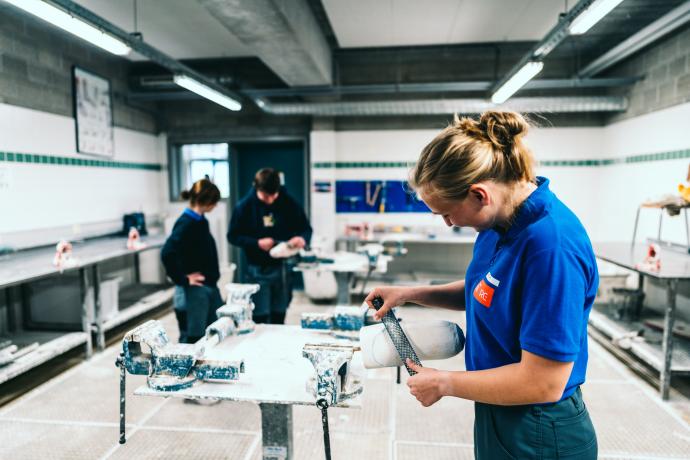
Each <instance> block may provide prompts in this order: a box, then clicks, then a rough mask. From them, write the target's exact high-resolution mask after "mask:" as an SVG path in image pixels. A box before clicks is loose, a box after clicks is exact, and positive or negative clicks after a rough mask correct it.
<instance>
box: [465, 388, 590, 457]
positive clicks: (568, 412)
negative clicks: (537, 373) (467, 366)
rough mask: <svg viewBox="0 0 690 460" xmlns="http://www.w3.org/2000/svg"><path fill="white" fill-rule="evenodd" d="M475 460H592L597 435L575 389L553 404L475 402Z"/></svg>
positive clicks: (578, 391) (578, 392) (580, 395)
mask: <svg viewBox="0 0 690 460" xmlns="http://www.w3.org/2000/svg"><path fill="white" fill-rule="evenodd" d="M474 413H475V418H474V456H475V458H476V459H478V460H511V459H538V460H542V459H543V460H546V459H567V460H590V459H591V460H596V458H597V452H598V447H597V435H596V433H595V431H594V426H593V425H592V420H591V419H590V418H589V413H588V412H587V408H586V407H585V404H584V402H583V400H582V392H581V391H580V388H579V387H578V389H577V390H575V393H573V394H572V395H571V396H570V397H569V398H567V399H564V400H563V401H560V402H557V403H555V404H545V405H528V406H496V405H492V404H483V403H475V406H474Z"/></svg>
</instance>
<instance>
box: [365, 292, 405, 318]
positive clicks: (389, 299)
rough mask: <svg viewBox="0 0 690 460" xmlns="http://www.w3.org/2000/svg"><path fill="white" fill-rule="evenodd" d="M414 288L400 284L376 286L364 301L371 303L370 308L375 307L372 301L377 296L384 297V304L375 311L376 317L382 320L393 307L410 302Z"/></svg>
mask: <svg viewBox="0 0 690 460" xmlns="http://www.w3.org/2000/svg"><path fill="white" fill-rule="evenodd" d="M411 293H412V288H411V287H400V286H381V287H377V288H374V289H373V290H372V291H371V292H370V293H369V295H368V296H367V298H366V299H364V301H365V302H366V303H367V304H368V305H369V307H370V308H374V305H373V304H372V301H373V300H374V299H375V298H376V297H381V299H383V306H382V307H381V309H379V310H378V311H377V312H376V313H374V318H376V319H377V320H379V321H380V320H381V318H383V316H384V315H385V314H386V312H388V310H390V309H391V308H393V307H397V306H399V305H402V304H404V303H405V302H408V301H410V300H412V299H411Z"/></svg>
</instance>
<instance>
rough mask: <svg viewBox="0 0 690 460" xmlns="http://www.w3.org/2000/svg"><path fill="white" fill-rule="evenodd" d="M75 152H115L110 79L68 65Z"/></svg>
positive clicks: (106, 154) (105, 153)
mask: <svg viewBox="0 0 690 460" xmlns="http://www.w3.org/2000/svg"><path fill="white" fill-rule="evenodd" d="M72 83H73V91H72V94H73V100H74V120H75V131H76V141H77V142H76V144H77V152H79V153H84V154H89V155H99V156H105V157H112V156H113V155H114V154H115V139H114V132H113V109H112V107H113V104H112V95H111V92H110V80H108V79H107V78H103V77H101V76H100V75H96V74H95V73H93V72H89V71H87V70H84V69H82V68H79V67H77V66H74V67H72Z"/></svg>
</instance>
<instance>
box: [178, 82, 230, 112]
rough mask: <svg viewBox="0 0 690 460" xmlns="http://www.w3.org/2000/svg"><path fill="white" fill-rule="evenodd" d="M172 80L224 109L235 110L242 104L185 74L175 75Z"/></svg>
mask: <svg viewBox="0 0 690 460" xmlns="http://www.w3.org/2000/svg"><path fill="white" fill-rule="evenodd" d="M173 80H174V81H175V83H176V84H178V85H180V86H181V87H183V88H186V89H188V90H189V91H191V92H193V93H196V94H198V95H199V96H201V97H205V98H206V99H208V100H210V101H213V102H215V103H216V104H218V105H222V106H223V107H225V108H226V109H230V110H235V111H237V110H240V109H241V108H242V104H240V103H239V102H237V101H236V100H235V99H233V98H231V97H229V96H226V95H225V94H223V93H221V92H220V91H216V90H215V89H213V88H211V87H209V86H206V85H204V84H203V83H201V82H199V81H198V80H195V79H194V78H192V77H188V76H187V75H175V76H174V77H173Z"/></svg>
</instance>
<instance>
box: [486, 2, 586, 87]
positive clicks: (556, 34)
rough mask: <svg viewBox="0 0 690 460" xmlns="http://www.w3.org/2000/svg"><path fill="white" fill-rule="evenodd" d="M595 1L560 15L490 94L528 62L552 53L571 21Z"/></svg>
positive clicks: (581, 3)
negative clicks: (553, 24)
mask: <svg viewBox="0 0 690 460" xmlns="http://www.w3.org/2000/svg"><path fill="white" fill-rule="evenodd" d="M595 1H597V0H580V1H579V2H578V3H577V4H576V5H575V6H573V8H572V9H571V10H570V11H569V12H568V13H567V14H564V15H562V16H561V17H560V18H559V20H558V23H557V24H556V25H555V26H554V27H553V28H552V29H551V30H550V31H549V32H548V33H547V34H546V35H545V36H544V38H542V39H541V40H540V41H539V42H538V43H537V44H536V45H534V46H533V47H532V48H531V49H530V50H529V51H528V52H527V53H526V54H525V55H524V56H523V57H522V58H521V59H520V60H519V61H518V62H517V64H515V65H514V66H513V67H512V68H511V69H510V71H509V72H508V73H507V74H505V75H504V76H503V78H501V79H500V80H499V81H498V82H496V84H495V85H494V86H493V87H492V89H491V90H492V92H493V93H495V92H496V91H497V90H499V89H500V88H502V87H503V86H504V85H505V84H506V83H507V82H508V81H509V80H510V79H511V78H513V77H514V76H515V75H516V74H517V73H518V72H520V71H521V70H522V69H523V68H524V67H525V66H526V65H528V64H529V63H530V62H540V61H542V60H543V59H544V58H545V57H546V56H547V55H548V54H549V53H550V52H551V51H553V49H554V48H556V46H558V44H559V43H561V42H562V41H563V39H565V37H567V36H568V33H569V32H568V28H569V27H570V25H571V24H572V23H573V21H574V20H575V19H576V18H577V17H578V16H579V15H580V14H582V13H583V12H584V11H585V10H587V8H589V7H590V6H591V5H592V4H593V3H594V2H595Z"/></svg>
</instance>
